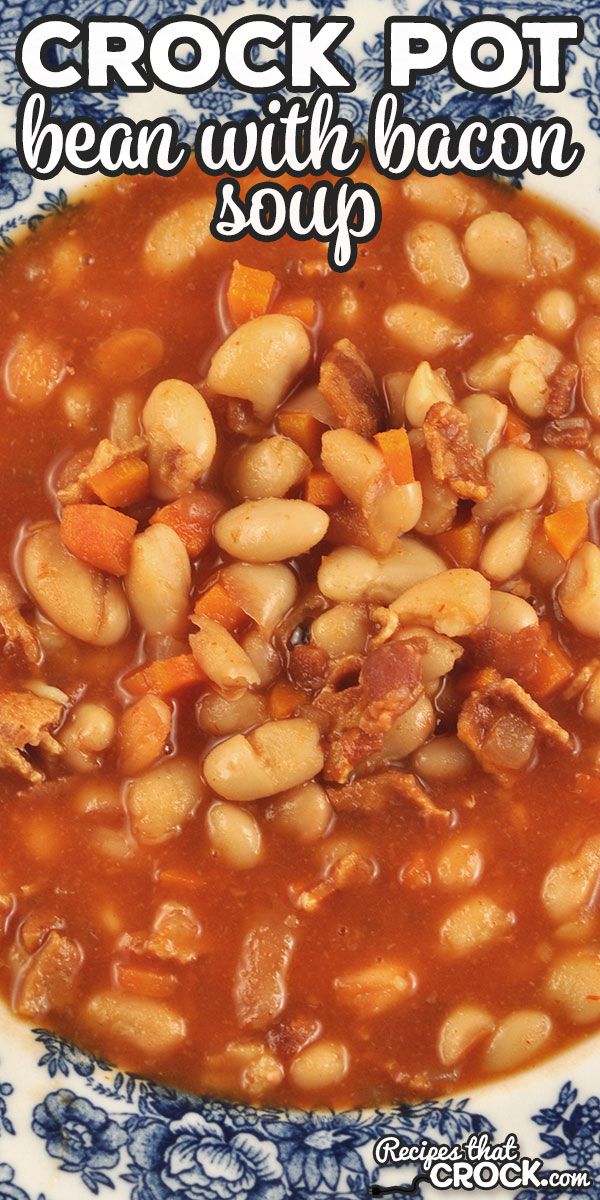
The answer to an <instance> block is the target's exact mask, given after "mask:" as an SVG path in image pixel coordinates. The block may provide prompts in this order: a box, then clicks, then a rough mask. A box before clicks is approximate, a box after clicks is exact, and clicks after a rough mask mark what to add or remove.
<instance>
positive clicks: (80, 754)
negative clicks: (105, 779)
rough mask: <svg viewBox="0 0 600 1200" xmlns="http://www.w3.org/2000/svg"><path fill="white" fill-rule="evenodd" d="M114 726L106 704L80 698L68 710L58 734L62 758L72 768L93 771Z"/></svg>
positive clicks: (107, 743) (111, 737)
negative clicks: (69, 710)
mask: <svg viewBox="0 0 600 1200" xmlns="http://www.w3.org/2000/svg"><path fill="white" fill-rule="evenodd" d="M116 731H117V725H116V721H115V718H114V714H113V713H112V712H111V710H110V708H107V706H106V705H105V704H98V703H94V702H92V701H89V700H83V701H81V703H80V704H77V705H76V706H75V708H74V709H73V711H72V712H71V713H70V715H69V717H68V719H67V721H66V722H65V724H64V726H63V728H62V729H61V731H60V734H59V739H58V740H59V741H60V743H61V745H62V747H63V761H64V762H65V763H66V764H67V766H69V767H70V768H71V769H72V770H73V771H83V772H85V771H95V770H96V768H97V767H99V766H100V765H101V759H100V756H101V755H102V754H103V752H104V751H105V750H108V747H109V746H110V745H111V743H112V741H113V740H114V737H115V734H116Z"/></svg>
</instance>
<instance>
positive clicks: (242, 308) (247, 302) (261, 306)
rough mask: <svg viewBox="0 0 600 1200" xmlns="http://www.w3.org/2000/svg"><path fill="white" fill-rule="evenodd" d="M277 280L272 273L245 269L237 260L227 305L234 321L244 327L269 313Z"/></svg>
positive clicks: (252, 268)
mask: <svg viewBox="0 0 600 1200" xmlns="http://www.w3.org/2000/svg"><path fill="white" fill-rule="evenodd" d="M276 284H277V280H276V278H275V276H274V275H273V272H272V271H260V270H258V268H257V267H245V266H244V264H243V263H241V262H238V261H237V260H236V261H235V262H234V264H233V271H232V272H231V279H230V280H229V287H228V288H227V304H228V306H229V312H230V314H231V319H232V321H234V322H235V324H236V325H243V324H244V322H245V321H251V320H252V318H253V317H261V316H262V315H263V313H266V312H267V309H268V308H269V305H270V303H271V300H272V299H273V292H274V290H275V286H276Z"/></svg>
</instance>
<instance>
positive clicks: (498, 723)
mask: <svg viewBox="0 0 600 1200" xmlns="http://www.w3.org/2000/svg"><path fill="white" fill-rule="evenodd" d="M457 733H458V736H459V738H460V740H461V742H464V744H465V746H467V747H468V749H469V750H471V752H472V753H473V754H474V756H475V758H476V759H477V761H478V762H479V764H480V765H481V767H482V768H483V770H484V771H486V772H487V773H488V774H490V775H494V776H495V777H496V778H497V779H498V780H499V781H500V783H502V784H504V786H510V785H511V784H512V783H513V782H514V780H515V778H516V772H517V771H519V770H522V769H523V768H526V767H527V766H528V765H529V762H530V760H531V756H532V754H533V751H534V748H535V744H536V738H537V736H538V735H539V736H540V737H542V738H544V739H545V740H547V741H549V742H553V743H554V744H555V745H557V746H560V747H562V748H563V749H569V748H570V747H571V745H572V742H571V736H570V734H569V733H568V732H567V730H566V729H563V728H562V726H561V725H559V724H558V722H557V721H555V720H554V718H553V717H551V716H550V714H549V713H547V712H546V710H545V709H543V708H541V707H540V705H539V704H537V703H536V701H535V700H533V699H532V697H531V696H530V695H529V693H528V692H526V691H524V689H523V688H522V687H521V686H520V684H518V683H517V681H516V680H515V679H503V678H502V676H501V675H500V674H499V673H498V671H495V670H493V669H492V668H490V669H489V670H485V671H482V672H481V675H480V677H479V680H478V684H477V687H476V688H475V689H474V690H473V692H472V693H471V695H470V696H469V698H468V700H466V701H465V703H464V705H463V707H462V709H461V712H460V715H459V718H458V725H457Z"/></svg>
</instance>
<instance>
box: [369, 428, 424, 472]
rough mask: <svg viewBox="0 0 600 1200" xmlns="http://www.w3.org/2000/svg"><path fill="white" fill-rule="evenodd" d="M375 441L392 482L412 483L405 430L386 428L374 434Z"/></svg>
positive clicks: (410, 453)
mask: <svg viewBox="0 0 600 1200" xmlns="http://www.w3.org/2000/svg"><path fill="white" fill-rule="evenodd" d="M375 441H376V442H377V445H378V446H379V449H380V450H381V453H382V454H383V458H384V461H385V465H386V467H387V469H388V471H389V473H390V475H391V476H392V479H393V480H394V483H398V484H404V483H413V482H414V478H415V472H414V468H413V458H412V450H411V448H410V442H409V440H408V434H407V432H406V430H405V429H386V430H385V431H384V432H383V433H376V434H375Z"/></svg>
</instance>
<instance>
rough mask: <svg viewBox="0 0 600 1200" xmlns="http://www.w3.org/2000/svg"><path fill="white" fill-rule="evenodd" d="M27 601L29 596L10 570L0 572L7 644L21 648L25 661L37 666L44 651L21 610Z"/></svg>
mask: <svg viewBox="0 0 600 1200" xmlns="http://www.w3.org/2000/svg"><path fill="white" fill-rule="evenodd" d="M26 603H27V597H26V596H25V594H24V592H22V591H21V588H20V587H19V585H18V583H17V581H16V580H15V579H13V577H12V575H9V574H8V572H2V573H1V574H0V629H2V632H3V634H4V637H5V638H6V645H7V646H10V647H11V648H12V649H17V650H19V652H20V653H21V655H22V656H23V658H24V660H25V662H26V663H28V664H29V665H30V666H32V667H36V666H38V665H39V663H40V661H41V657H42V651H41V647H40V643H39V642H38V639H37V637H36V636H35V633H34V632H33V629H32V628H31V626H30V625H29V624H28V622H27V621H26V620H25V617H23V616H22V615H21V613H20V611H19V610H20V609H21V608H22V606H23V605H24V604H26Z"/></svg>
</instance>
